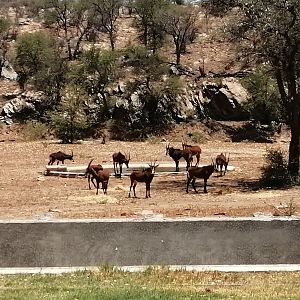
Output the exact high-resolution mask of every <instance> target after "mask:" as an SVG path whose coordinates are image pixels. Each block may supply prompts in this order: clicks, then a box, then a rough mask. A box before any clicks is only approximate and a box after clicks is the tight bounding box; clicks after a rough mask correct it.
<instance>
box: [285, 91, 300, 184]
mask: <svg viewBox="0 0 300 300" xmlns="http://www.w3.org/2000/svg"><path fill="white" fill-rule="evenodd" d="M292 101H293V103H292V105H291V106H292V108H293V109H292V110H291V124H290V125H291V141H290V146H289V163H288V168H289V172H290V174H291V176H292V177H294V178H296V177H297V176H298V175H299V155H300V145H299V143H300V95H299V94H296V95H294V98H293V99H292Z"/></svg>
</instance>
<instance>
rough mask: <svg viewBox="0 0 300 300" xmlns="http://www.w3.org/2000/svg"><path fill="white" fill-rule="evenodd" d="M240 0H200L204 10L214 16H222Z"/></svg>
mask: <svg viewBox="0 0 300 300" xmlns="http://www.w3.org/2000/svg"><path fill="white" fill-rule="evenodd" d="M239 2H240V0H202V1H201V5H202V7H204V8H205V10H206V12H207V13H209V14H211V15H214V16H223V15H225V14H226V13H227V12H228V11H229V10H230V9H232V8H233V7H236V6H238V5H239Z"/></svg>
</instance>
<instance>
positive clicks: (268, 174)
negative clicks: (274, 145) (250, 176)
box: [261, 149, 292, 187]
mask: <svg viewBox="0 0 300 300" xmlns="http://www.w3.org/2000/svg"><path fill="white" fill-rule="evenodd" d="M285 156H286V155H285V152H283V151H282V150H281V149H269V150H267V154H266V155H265V165H264V166H263V167H262V176H261V181H262V183H263V184H265V185H269V186H277V187H280V186H286V185H289V184H291V183H292V179H291V177H290V175H289V171H288V162H287V160H286V158H285Z"/></svg>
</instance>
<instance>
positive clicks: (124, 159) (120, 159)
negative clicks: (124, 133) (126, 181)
mask: <svg viewBox="0 0 300 300" xmlns="http://www.w3.org/2000/svg"><path fill="white" fill-rule="evenodd" d="M129 161H130V153H129V154H128V156H127V155H126V154H125V155H124V154H122V153H121V152H116V153H114V154H113V162H114V172H115V175H117V174H118V165H119V167H120V174H119V175H120V176H121V175H122V166H123V164H125V165H126V167H127V168H128V164H129Z"/></svg>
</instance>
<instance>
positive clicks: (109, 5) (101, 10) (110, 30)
mask: <svg viewBox="0 0 300 300" xmlns="http://www.w3.org/2000/svg"><path fill="white" fill-rule="evenodd" d="M93 4H94V8H95V9H96V13H97V19H96V22H97V25H98V29H99V30H100V31H102V32H105V33H107V34H108V36H109V41H110V46H111V50H112V51H114V50H115V44H116V38H117V31H118V28H117V23H116V21H117V19H118V17H119V10H120V7H121V6H122V0H95V1H94V3H93Z"/></svg>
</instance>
